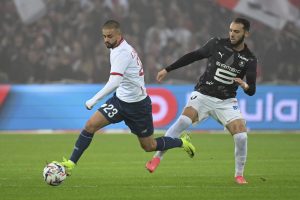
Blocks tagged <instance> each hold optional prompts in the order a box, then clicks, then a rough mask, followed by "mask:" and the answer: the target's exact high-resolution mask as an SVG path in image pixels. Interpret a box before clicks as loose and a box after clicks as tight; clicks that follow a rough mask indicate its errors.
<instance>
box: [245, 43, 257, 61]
mask: <svg viewBox="0 0 300 200" xmlns="http://www.w3.org/2000/svg"><path fill="white" fill-rule="evenodd" d="M245 54H246V55H247V57H248V58H250V59H251V60H256V61H257V58H256V56H255V54H254V53H253V51H251V50H250V49H249V48H248V46H247V45H246V48H245Z"/></svg>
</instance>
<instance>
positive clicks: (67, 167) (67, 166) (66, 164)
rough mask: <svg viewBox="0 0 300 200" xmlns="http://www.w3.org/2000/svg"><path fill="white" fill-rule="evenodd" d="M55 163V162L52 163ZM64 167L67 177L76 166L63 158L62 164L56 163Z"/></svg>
mask: <svg viewBox="0 0 300 200" xmlns="http://www.w3.org/2000/svg"><path fill="white" fill-rule="evenodd" d="M53 162H57V161H53ZM57 163H59V164H61V165H62V166H64V167H65V170H66V174H67V176H71V174H72V170H73V169H74V168H75V166H76V164H75V163H74V162H73V161H72V160H67V159H66V158H63V161H62V162H57Z"/></svg>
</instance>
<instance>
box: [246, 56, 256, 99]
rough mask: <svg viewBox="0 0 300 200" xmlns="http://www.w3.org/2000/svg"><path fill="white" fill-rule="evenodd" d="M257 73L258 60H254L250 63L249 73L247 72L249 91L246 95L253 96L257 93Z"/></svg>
mask: <svg viewBox="0 0 300 200" xmlns="http://www.w3.org/2000/svg"><path fill="white" fill-rule="evenodd" d="M256 72H257V59H256V58H254V59H253V60H251V61H250V63H249V66H248V69H247V72H246V82H247V84H248V85H249V88H248V90H246V91H245V93H246V94H248V95H249V96H252V95H254V94H255V92H256Z"/></svg>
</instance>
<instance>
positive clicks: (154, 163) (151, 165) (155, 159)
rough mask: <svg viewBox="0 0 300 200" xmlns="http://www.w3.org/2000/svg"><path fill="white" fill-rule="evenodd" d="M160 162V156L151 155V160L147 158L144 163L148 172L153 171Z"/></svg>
mask: <svg viewBox="0 0 300 200" xmlns="http://www.w3.org/2000/svg"><path fill="white" fill-rule="evenodd" d="M159 163H160V158H159V157H153V158H152V159H151V160H149V161H148V162H147V163H146V169H147V170H148V171H149V172H150V173H153V172H154V171H155V169H156V168H157V167H158V165H159Z"/></svg>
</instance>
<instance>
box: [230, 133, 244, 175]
mask: <svg viewBox="0 0 300 200" xmlns="http://www.w3.org/2000/svg"><path fill="white" fill-rule="evenodd" d="M233 139H234V143H235V176H243V173H244V167H245V163H246V158H247V133H246V132H243V133H237V134H234V135H233Z"/></svg>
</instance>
